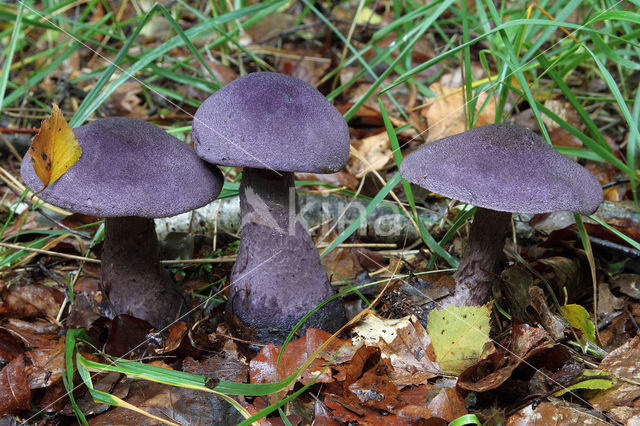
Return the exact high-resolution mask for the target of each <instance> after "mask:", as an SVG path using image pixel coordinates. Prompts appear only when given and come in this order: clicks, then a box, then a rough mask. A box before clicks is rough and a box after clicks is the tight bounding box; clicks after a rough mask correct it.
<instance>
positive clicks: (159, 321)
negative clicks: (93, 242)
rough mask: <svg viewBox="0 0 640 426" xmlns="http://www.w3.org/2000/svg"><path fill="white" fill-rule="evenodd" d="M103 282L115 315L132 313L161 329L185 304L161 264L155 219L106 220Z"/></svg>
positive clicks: (127, 218) (122, 218) (128, 218)
mask: <svg viewBox="0 0 640 426" xmlns="http://www.w3.org/2000/svg"><path fill="white" fill-rule="evenodd" d="M102 284H103V286H104V288H105V290H106V292H107V295H108V297H109V301H110V302H111V305H112V306H113V308H114V311H115V314H116V315H119V314H129V315H132V316H134V317H136V318H140V319H143V320H145V321H147V322H149V323H150V324H151V325H153V326H154V327H156V328H162V327H165V326H166V325H168V324H169V323H171V322H172V321H174V320H175V319H176V318H177V316H178V312H179V310H180V307H181V306H182V305H183V304H184V303H183V299H182V296H181V294H180V292H179V291H178V289H177V288H176V285H175V284H174V283H173V281H172V280H171V278H170V277H169V274H168V273H167V271H166V270H165V269H164V268H163V267H162V265H161V264H160V255H159V250H158V238H157V236H156V231H155V225H154V222H153V219H147V218H142V217H110V218H106V219H105V226H104V246H103V249H102Z"/></svg>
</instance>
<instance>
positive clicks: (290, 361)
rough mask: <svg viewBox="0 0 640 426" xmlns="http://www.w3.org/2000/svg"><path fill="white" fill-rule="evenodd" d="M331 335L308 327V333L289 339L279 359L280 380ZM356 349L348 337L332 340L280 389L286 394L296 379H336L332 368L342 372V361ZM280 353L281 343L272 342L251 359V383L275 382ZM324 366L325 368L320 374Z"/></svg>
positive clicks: (296, 367)
mask: <svg viewBox="0 0 640 426" xmlns="http://www.w3.org/2000/svg"><path fill="white" fill-rule="evenodd" d="M329 337H331V334H330V333H327V332H326V331H322V330H317V329H315V328H308V329H307V334H305V336H303V337H301V338H300V339H297V340H295V341H293V342H290V343H289V344H288V345H287V347H286V348H285V350H284V353H283V354H282V357H281V359H280V364H279V365H278V370H277V374H278V379H279V380H281V379H283V378H285V377H288V376H289V375H291V374H293V373H294V372H295V371H296V370H297V369H298V368H299V367H300V366H301V365H302V364H304V362H305V361H306V360H307V359H308V358H309V357H310V356H311V354H312V353H313V352H314V351H315V350H316V349H318V347H319V346H320V345H321V344H322V343H324V342H325V341H326V340H327V339H328V338H329ZM354 352H355V348H354V347H353V345H351V342H350V341H349V340H346V339H345V340H343V339H337V338H336V339H333V340H332V341H331V343H329V345H328V346H327V347H325V348H324V350H323V351H321V352H320V353H319V354H318V356H317V358H316V359H315V360H314V361H313V362H312V363H311V364H310V365H309V367H308V368H307V369H306V370H305V371H303V372H302V373H301V374H300V376H299V377H298V378H297V379H296V380H295V381H294V382H293V383H291V385H290V386H289V387H288V388H287V389H283V391H282V392H281V393H282V394H286V392H288V390H289V389H292V388H293V387H294V385H295V383H296V382H300V383H302V384H307V383H310V382H311V381H313V380H315V381H316V382H320V383H330V382H333V381H335V380H336V379H335V377H334V373H333V370H337V371H338V372H340V371H341V370H342V369H343V368H342V367H341V366H339V364H341V363H344V362H345V361H348V360H350V359H351V358H352V357H353V354H354ZM279 353H280V347H279V346H275V345H273V344H269V345H266V346H264V347H263V348H262V350H261V351H260V353H258V355H256V356H255V358H253V359H252V360H251V362H250V363H249V375H250V382H251V383H273V382H274V379H275V377H276V364H277V362H278V354H279ZM327 363H330V364H332V366H333V368H327V369H324V367H325V366H326V365H327ZM323 369H324V372H323V373H322V374H320V375H318V374H319V373H320V372H321V371H322V370H323ZM271 397H272V396H271Z"/></svg>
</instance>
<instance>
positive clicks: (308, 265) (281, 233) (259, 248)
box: [227, 167, 345, 343]
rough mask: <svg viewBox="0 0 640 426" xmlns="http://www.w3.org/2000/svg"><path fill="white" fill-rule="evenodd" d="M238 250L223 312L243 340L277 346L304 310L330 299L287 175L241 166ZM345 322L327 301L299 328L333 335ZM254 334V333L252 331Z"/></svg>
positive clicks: (335, 303)
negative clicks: (235, 321) (237, 323)
mask: <svg viewBox="0 0 640 426" xmlns="http://www.w3.org/2000/svg"><path fill="white" fill-rule="evenodd" d="M240 209H241V215H242V225H241V233H242V239H241V241H240V248H239V249H238V258H237V260H236V263H235V265H234V267H233V271H232V273H231V285H230V290H229V302H228V304H227V311H228V312H230V313H232V314H233V315H235V316H236V317H237V318H238V319H239V320H240V322H241V323H242V324H244V325H245V326H248V327H250V328H251V329H253V330H245V333H244V334H245V335H247V337H251V338H255V339H258V340H259V341H260V342H278V343H281V342H282V341H283V340H284V339H285V338H286V336H287V335H288V334H289V332H290V330H291V328H293V326H294V325H295V324H296V323H297V322H298V321H299V320H300V319H301V318H302V317H303V316H305V315H306V314H307V313H308V312H309V311H310V310H312V309H313V308H315V307H316V306H318V305H319V304H320V303H321V302H323V301H324V300H326V299H328V298H329V297H331V296H333V295H334V294H335V292H334V291H333V289H332V288H331V285H330V284H329V280H328V279H327V274H326V272H325V270H324V267H323V266H322V264H321V263H320V257H319V256H318V249H317V248H316V246H315V244H314V243H313V240H312V239H311V236H310V235H309V233H308V232H307V230H306V229H305V227H304V226H303V225H302V223H301V222H300V220H299V219H298V217H297V208H296V193H295V186H294V180H293V173H290V172H272V171H266V170H260V169H254V168H249V167H245V168H244V170H243V175H242V182H241V184H240ZM344 321H345V315H344V311H343V308H342V305H341V304H340V303H339V302H338V301H333V302H331V303H328V304H326V305H324V306H323V307H322V308H320V309H319V310H318V311H316V312H315V313H314V314H313V315H312V316H311V317H310V318H309V319H307V321H306V322H305V324H304V327H303V328H302V330H304V329H305V328H308V327H315V328H322V329H324V330H329V331H335V330H337V329H338V328H339V327H340V326H341V325H342V324H343V323H344ZM254 330H255V332H254Z"/></svg>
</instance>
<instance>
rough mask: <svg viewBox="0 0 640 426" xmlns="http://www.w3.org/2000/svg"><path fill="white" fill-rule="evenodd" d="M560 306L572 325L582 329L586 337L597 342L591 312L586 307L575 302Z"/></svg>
mask: <svg viewBox="0 0 640 426" xmlns="http://www.w3.org/2000/svg"><path fill="white" fill-rule="evenodd" d="M560 308H561V309H562V313H563V314H564V316H565V317H567V320H568V321H569V324H570V325H571V327H573V328H577V329H578V330H580V331H582V334H583V335H584V337H585V338H587V340H589V341H590V342H593V343H595V342H596V328H595V327H594V325H593V322H591V320H590V319H589V313H588V312H587V310H586V309H585V308H583V307H582V306H580V305H575V304H571V305H564V306H561V307H560Z"/></svg>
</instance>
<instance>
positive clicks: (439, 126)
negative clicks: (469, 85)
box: [422, 83, 496, 142]
mask: <svg viewBox="0 0 640 426" xmlns="http://www.w3.org/2000/svg"><path fill="white" fill-rule="evenodd" d="M429 89H431V90H432V91H433V92H435V94H436V96H437V97H436V98H432V99H429V104H428V105H429V106H428V107H427V108H425V109H423V110H422V114H424V116H425V117H426V119H427V124H428V125H429V135H428V137H427V142H432V141H435V140H438V139H442V138H444V137H447V136H451V135H455V134H458V133H462V132H464V131H465V130H469V129H467V128H466V127H465V124H466V122H467V120H466V118H465V116H466V108H465V105H464V97H463V91H462V89H459V88H458V89H451V88H449V87H445V86H443V85H441V84H440V83H434V84H432V85H431V86H429ZM485 102H487V103H486V105H485ZM475 104H476V111H477V110H479V109H480V107H482V106H484V109H483V110H482V112H480V114H479V115H478V117H477V120H476V122H475V123H474V125H475V127H478V126H483V125H485V124H492V123H493V122H494V121H495V111H496V100H495V98H493V97H492V98H491V99H489V100H488V101H487V94H486V93H485V92H483V93H480V94H479V95H478V98H477V100H476V103H475ZM469 105H470V104H469Z"/></svg>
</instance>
